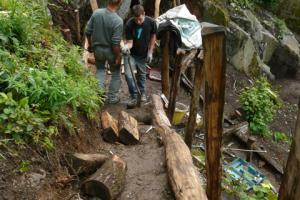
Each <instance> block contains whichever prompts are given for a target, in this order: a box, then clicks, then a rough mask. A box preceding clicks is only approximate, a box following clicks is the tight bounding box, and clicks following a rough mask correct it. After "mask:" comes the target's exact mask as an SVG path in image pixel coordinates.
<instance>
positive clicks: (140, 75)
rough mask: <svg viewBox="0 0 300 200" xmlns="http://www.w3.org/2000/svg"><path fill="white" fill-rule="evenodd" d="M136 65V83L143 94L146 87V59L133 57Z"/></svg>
mask: <svg viewBox="0 0 300 200" xmlns="http://www.w3.org/2000/svg"><path fill="white" fill-rule="evenodd" d="M135 62H136V66H137V84H138V87H139V89H140V92H141V94H142V95H143V94H144V95H145V93H146V91H145V90H146V89H145V85H146V76H147V67H146V61H145V60H144V59H135Z"/></svg>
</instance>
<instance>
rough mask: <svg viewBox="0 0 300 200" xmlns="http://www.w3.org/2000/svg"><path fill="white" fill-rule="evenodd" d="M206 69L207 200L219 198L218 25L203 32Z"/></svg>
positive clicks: (221, 43) (222, 62)
mask: <svg viewBox="0 0 300 200" xmlns="http://www.w3.org/2000/svg"><path fill="white" fill-rule="evenodd" d="M202 36H203V37H202V38H203V44H204V69H205V73H204V74H205V118H204V120H205V134H206V152H205V155H206V173H207V188H206V193H207V197H208V199H210V200H220V199H221V177H222V176H221V175H222V166H221V145H222V132H223V128H222V121H223V109H224V93H225V66H226V59H225V30H224V29H223V28H221V27H220V26H208V27H203V29H202Z"/></svg>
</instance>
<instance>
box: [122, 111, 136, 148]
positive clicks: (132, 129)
mask: <svg viewBox="0 0 300 200" xmlns="http://www.w3.org/2000/svg"><path fill="white" fill-rule="evenodd" d="M119 137H120V141H121V142H122V143H124V144H129V145H132V144H137V143H138V142H139V140H140V134H139V130H138V123H137V121H136V120H135V119H134V118H133V117H131V116H130V115H129V114H128V113H126V112H124V111H121V113H120V116H119Z"/></svg>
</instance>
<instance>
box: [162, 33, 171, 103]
mask: <svg viewBox="0 0 300 200" xmlns="http://www.w3.org/2000/svg"><path fill="white" fill-rule="evenodd" d="M169 41H170V32H166V42H165V46H164V48H163V50H162V51H163V57H162V67H161V69H162V70H161V78H162V80H161V88H162V93H163V94H164V95H165V96H166V97H167V98H169V94H170V79H169V77H170V74H169V65H170V57H169V54H170V51H169Z"/></svg>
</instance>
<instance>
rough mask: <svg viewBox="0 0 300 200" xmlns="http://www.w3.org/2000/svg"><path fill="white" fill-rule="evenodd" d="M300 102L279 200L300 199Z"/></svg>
mask: <svg viewBox="0 0 300 200" xmlns="http://www.w3.org/2000/svg"><path fill="white" fill-rule="evenodd" d="M299 155H300V100H299V103H298V119H297V122H296V127H295V131H294V136H293V141H292V145H291V150H290V154H289V158H288V161H287V164H286V168H285V172H284V177H283V180H282V183H281V185H280V189H279V198H278V199H279V200H287V199H288V200H298V199H299V197H300V182H299V180H300V171H299V166H300V157H299Z"/></svg>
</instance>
